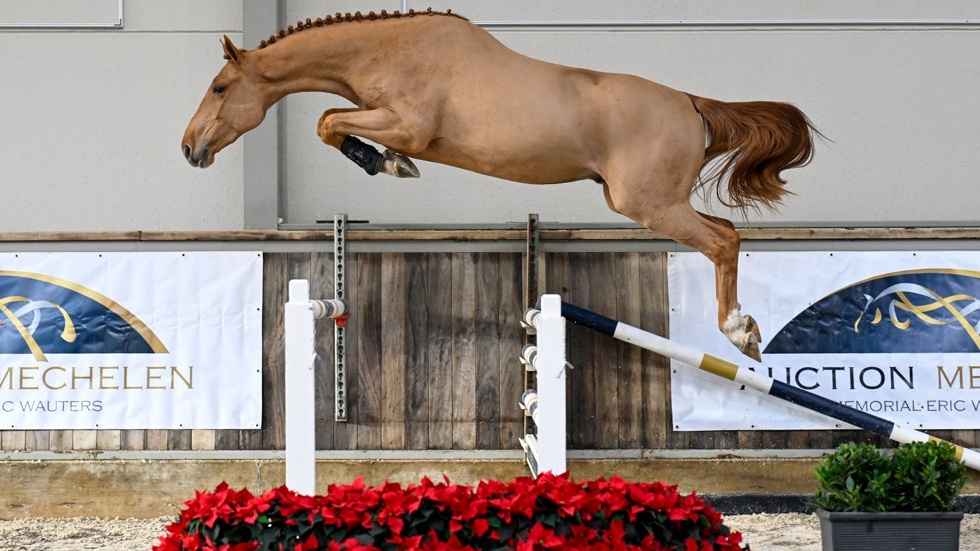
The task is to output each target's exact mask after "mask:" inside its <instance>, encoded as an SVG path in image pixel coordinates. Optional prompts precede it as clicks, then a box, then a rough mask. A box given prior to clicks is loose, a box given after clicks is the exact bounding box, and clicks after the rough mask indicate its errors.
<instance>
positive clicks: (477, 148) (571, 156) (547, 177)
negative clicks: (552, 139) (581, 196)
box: [418, 138, 596, 184]
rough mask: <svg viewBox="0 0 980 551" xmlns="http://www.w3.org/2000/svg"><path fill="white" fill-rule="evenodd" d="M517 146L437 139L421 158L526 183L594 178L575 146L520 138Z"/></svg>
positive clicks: (557, 182)
mask: <svg viewBox="0 0 980 551" xmlns="http://www.w3.org/2000/svg"><path fill="white" fill-rule="evenodd" d="M514 145H517V146H520V147H506V146H504V147H501V146H494V145H493V144H490V145H488V144H486V143H483V144H481V143H466V142H465V141H462V142H454V141H451V140H447V139H445V138H440V139H437V140H436V141H435V142H433V143H432V145H430V147H429V148H428V149H427V150H426V151H425V152H423V154H421V155H418V157H419V158H420V159H423V160H426V161H432V162H436V163H441V164H446V165H450V166H455V167H458V168H462V169H465V170H470V171H472V172H477V173H480V174H485V175H487V176H493V177H495V178H503V179H505V180H511V181H514V182H521V183H525V184H559V183H564V182H573V181H575V180H585V179H590V178H594V177H595V176H596V172H595V169H594V168H591V167H589V166H588V163H587V162H586V159H585V158H584V155H582V154H581V153H580V152H578V151H575V149H576V148H567V149H564V148H561V147H560V145H559V146H557V147H556V144H542V143H528V142H526V141H519V142H517V143H515V144H514Z"/></svg>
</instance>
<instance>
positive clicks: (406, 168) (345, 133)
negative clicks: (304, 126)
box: [317, 108, 432, 178]
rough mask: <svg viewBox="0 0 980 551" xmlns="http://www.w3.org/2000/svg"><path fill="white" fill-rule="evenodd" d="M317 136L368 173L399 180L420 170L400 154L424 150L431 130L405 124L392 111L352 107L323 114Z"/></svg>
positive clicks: (416, 175) (417, 125) (417, 174)
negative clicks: (379, 147)
mask: <svg viewBox="0 0 980 551" xmlns="http://www.w3.org/2000/svg"><path fill="white" fill-rule="evenodd" d="M317 134H318V135H319V136H320V139H321V140H323V142H324V143H326V144H329V145H332V146H334V147H336V148H337V149H339V150H340V151H341V153H343V154H344V155H345V156H346V157H347V158H349V159H351V160H352V161H354V162H355V163H357V164H358V165H359V166H360V167H361V168H363V169H364V170H365V171H366V172H367V173H368V174H371V175H374V174H377V173H378V172H383V173H385V174H390V175H392V176H396V177H398V178H418V177H419V169H418V168H416V166H415V163H413V162H412V160H411V159H409V158H408V157H407V156H406V155H404V154H403V153H407V154H411V153H418V152H421V151H424V150H425V148H426V147H428V144H429V142H431V135H432V131H431V130H430V129H428V128H426V127H424V126H423V125H419V124H416V125H412V124H408V123H406V122H405V121H404V120H403V118H402V117H401V116H399V115H398V113H396V112H395V111H393V110H391V109H387V108H378V109H372V110H360V109H356V108H353V109H329V110H327V111H325V112H324V113H323V115H322V116H321V117H320V121H319V122H318V123H317ZM354 136H361V137H362V138H367V139H369V140H371V141H373V142H377V143H380V144H383V145H385V146H387V147H388V149H386V150H385V151H384V153H379V152H378V150H377V149H375V148H374V147H372V146H370V145H368V144H365V143H364V142H362V141H360V140H358V139H357V138H355V137H354Z"/></svg>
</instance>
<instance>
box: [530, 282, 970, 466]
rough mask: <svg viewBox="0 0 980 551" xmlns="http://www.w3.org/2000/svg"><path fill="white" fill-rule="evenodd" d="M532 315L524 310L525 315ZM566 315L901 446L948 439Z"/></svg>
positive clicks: (591, 317) (633, 331)
mask: <svg viewBox="0 0 980 551" xmlns="http://www.w3.org/2000/svg"><path fill="white" fill-rule="evenodd" d="M547 296H553V297H556V298H558V300H560V297H558V295H544V296H542V297H541V300H542V304H543V303H544V298H545V297H547ZM533 312H535V310H529V311H528V313H533ZM527 315H528V314H525V317H526V316H527ZM561 315H562V317H564V318H565V319H567V320H568V321H571V322H572V323H576V324H578V325H581V326H584V327H588V328H589V329H593V330H595V331H598V332H600V333H605V334H606V335H609V336H611V337H614V338H616V339H619V340H621V341H624V342H628V343H630V344H633V345H635V346H639V347H640V348H643V349H645V350H649V351H651V352H656V353H657V354H660V355H663V356H667V357H668V358H671V359H674V360H677V361H679V362H683V363H685V364H687V365H690V366H693V367H696V368H698V369H700V370H701V371H706V372H708V373H711V374H712V375H717V376H718V377H722V378H724V379H728V380H729V381H734V382H735V383H738V384H740V385H745V386H746V387H748V388H752V389H754V390H757V391H759V392H762V393H764V394H768V395H770V396H772V397H774V398H779V399H781V400H785V401H787V402H790V403H793V404H796V405H798V406H802V407H804V408H806V409H809V410H811V411H815V412H817V413H821V414H823V415H826V416H828V417H832V418H834V419H837V420H838V421H843V422H845V423H848V424H850V425H853V426H855V427H858V428H861V429H865V430H868V431H871V432H873V433H875V434H880V435H882V436H886V437H888V438H889V439H890V440H894V441H895V442H899V443H901V444H906V443H909V442H925V441H928V440H935V441H943V440H940V439H938V438H935V437H933V436H929V435H928V434H926V433H924V432H920V431H917V430H914V429H910V428H906V427H903V426H901V425H897V424H895V423H894V422H892V421H889V420H887V419H883V418H881V417H878V416H876V415H871V414H869V413H865V412H863V411H859V410H857V409H854V408H851V407H848V406H845V405H843V404H840V403H838V402H835V401H833V400H830V399H828V398H824V397H823V396H820V395H818V394H814V393H812V392H807V391H806V390H802V389H799V388H796V387H794V386H792V385H788V384H786V383H784V382H781V381H777V380H775V379H772V378H770V377H766V376H765V375H762V374H760V373H757V372H755V371H752V370H750V369H748V368H747V367H740V366H738V365H736V364H733V363H731V362H728V361H725V360H723V359H721V358H717V357H715V356H712V355H710V354H704V353H702V352H698V351H697V350H694V349H692V348H690V347H687V346H685V345H683V344H678V343H676V342H673V341H670V340H667V339H665V338H663V337H660V336H658V335H654V334H653V333H648V332H646V331H643V330H642V329H638V328H636V327H633V326H631V325H627V324H625V323H623V322H620V321H616V320H614V319H611V318H607V317H605V316H602V315H600V314H597V313H595V312H591V311H589V310H586V309H585V308H581V307H578V306H575V305H573V304H568V303H567V302H562V303H561ZM543 352H544V350H543V348H542V347H541V346H540V345H539V346H538V353H539V354H541V353H543ZM951 444H952V443H951ZM953 446H955V447H956V458H957V459H958V460H960V461H962V462H963V463H965V464H966V466H967V467H970V468H971V469H974V470H978V471H980V453H977V452H976V451H974V450H971V449H968V448H964V447H962V446H956V445H955V444H953Z"/></svg>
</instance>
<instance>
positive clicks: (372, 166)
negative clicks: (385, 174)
mask: <svg viewBox="0 0 980 551" xmlns="http://www.w3.org/2000/svg"><path fill="white" fill-rule="evenodd" d="M340 152H341V153H343V154H344V156H346V157H347V158H348V159H350V160H352V161H354V162H355V163H357V166H359V167H361V168H363V169H364V172H367V173H368V174H370V175H371V176H374V175H375V174H377V173H378V172H381V167H382V166H383V165H384V162H385V158H384V155H382V154H381V153H379V152H378V150H377V149H375V148H373V147H371V146H370V145H368V144H366V143H364V142H362V141H361V140H358V139H357V138H355V137H354V136H347V137H346V138H344V141H343V143H341V144H340Z"/></svg>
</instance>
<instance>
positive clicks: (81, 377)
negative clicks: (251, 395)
mask: <svg viewBox="0 0 980 551" xmlns="http://www.w3.org/2000/svg"><path fill="white" fill-rule="evenodd" d="M193 388H194V366H186V367H185V366H180V367H178V366H166V365H150V366H141V367H130V366H118V365H103V366H87V367H78V366H71V367H61V366H56V365H52V366H44V367H41V366H38V365H32V366H23V367H6V368H0V391H2V390H42V389H43V390H175V389H180V390H182V389H193Z"/></svg>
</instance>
